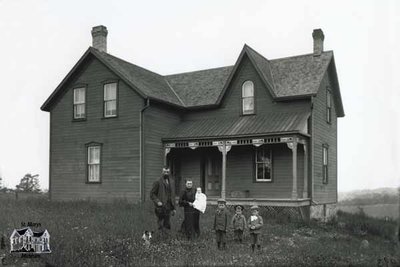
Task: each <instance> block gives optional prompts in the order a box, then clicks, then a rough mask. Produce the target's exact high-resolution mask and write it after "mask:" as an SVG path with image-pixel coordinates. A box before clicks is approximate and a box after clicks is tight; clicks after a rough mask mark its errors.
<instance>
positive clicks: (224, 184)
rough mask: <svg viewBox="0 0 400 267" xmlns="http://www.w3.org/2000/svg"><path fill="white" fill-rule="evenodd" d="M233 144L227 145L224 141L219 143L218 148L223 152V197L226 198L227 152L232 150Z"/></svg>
mask: <svg viewBox="0 0 400 267" xmlns="http://www.w3.org/2000/svg"><path fill="white" fill-rule="evenodd" d="M231 148H232V146H231V145H226V142H225V141H222V145H218V150H219V151H220V152H221V153H222V181H221V198H224V199H225V198H226V154H227V153H228V152H229V151H230V150H231Z"/></svg>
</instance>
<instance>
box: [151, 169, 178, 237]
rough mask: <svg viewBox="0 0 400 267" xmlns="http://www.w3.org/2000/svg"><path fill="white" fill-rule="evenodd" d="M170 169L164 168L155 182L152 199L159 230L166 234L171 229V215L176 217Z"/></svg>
mask: <svg viewBox="0 0 400 267" xmlns="http://www.w3.org/2000/svg"><path fill="white" fill-rule="evenodd" d="M169 174H170V172H169V168H167V167H164V168H163V170H162V175H161V177H160V179H158V180H157V181H155V182H154V184H153V187H152V189H151V191H150V198H151V200H152V201H153V202H154V205H155V214H156V216H157V224H158V229H159V230H160V231H161V232H164V230H166V229H168V230H169V229H171V223H170V215H171V213H172V216H173V215H175V192H174V184H173V181H171V179H170V177H169Z"/></svg>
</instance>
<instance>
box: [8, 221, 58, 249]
mask: <svg viewBox="0 0 400 267" xmlns="http://www.w3.org/2000/svg"><path fill="white" fill-rule="evenodd" d="M10 247H11V252H20V253H50V252H51V250H50V234H49V232H48V231H47V230H44V231H41V232H36V231H32V230H31V228H29V227H25V228H21V229H14V231H13V232H12V234H11V236H10Z"/></svg>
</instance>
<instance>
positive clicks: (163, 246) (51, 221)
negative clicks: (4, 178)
mask: <svg viewBox="0 0 400 267" xmlns="http://www.w3.org/2000/svg"><path fill="white" fill-rule="evenodd" d="M213 212H214V208H213V207H210V208H208V210H207V211H206V213H205V214H203V215H202V216H201V218H200V223H201V231H202V233H201V237H200V238H199V239H197V240H195V241H191V242H189V241H187V240H185V239H184V238H183V237H182V236H181V235H180V234H178V233H177V230H178V228H179V226H180V224H181V221H182V218H183V212H182V209H179V210H178V213H177V215H176V216H175V217H173V218H172V225H173V229H172V231H171V235H170V237H169V238H166V239H162V238H160V236H159V235H157V233H156V234H155V236H154V238H153V240H152V245H151V247H150V248H146V247H145V246H144V245H143V243H142V240H141V235H142V233H143V231H144V230H155V229H156V222H155V216H154V213H153V206H152V204H151V203H146V204H144V205H132V204H128V203H125V202H115V203H113V204H100V203H94V202H87V201H79V202H67V203H62V202H48V201H46V200H41V199H35V200H19V201H15V200H2V201H1V204H0V234H2V235H3V236H5V237H6V246H7V247H6V249H5V250H1V251H0V254H5V259H4V263H5V264H8V265H16V266H20V265H24V264H25V266H45V265H52V266H131V265H136V266H160V265H163V266H166V265H167V266H171V265H175V266H191V265H205V266H220V265H231V266H245V265H248V266H262V265H269V266H310V265H311V266H335V265H336V266H377V265H378V266H379V264H383V265H380V266H386V265H384V264H385V262H389V263H390V262H391V261H392V263H393V264H397V266H399V263H400V261H399V255H400V254H399V246H398V243H397V242H395V241H394V234H395V232H394V231H395V227H396V225H397V224H396V222H394V221H389V222H384V221H382V222H381V223H382V224H380V222H378V223H377V222H375V221H374V224H370V225H371V226H369V225H368V224H362V225H361V227H363V229H362V230H363V231H358V230H357V229H358V228H359V227H360V226H359V225H360V222H359V220H358V221H357V220H356V219H354V218H355V217H349V216H344V215H346V214H345V213H341V216H339V217H337V218H336V219H334V220H332V221H330V222H327V223H320V222H310V223H309V224H304V223H301V222H290V220H289V221H287V220H285V221H283V220H280V218H269V217H268V216H267V214H265V212H261V215H262V216H263V217H264V222H265V225H264V228H263V233H262V251H260V252H257V253H254V254H252V253H251V250H250V245H249V238H248V235H246V239H245V242H244V243H243V244H235V243H233V241H232V240H231V239H232V233H231V232H229V233H228V244H227V250H225V251H219V250H217V249H216V245H215V241H214V234H213V233H212V231H211V227H212V220H213ZM245 215H246V216H247V215H248V213H246V214H245ZM362 220H364V219H362ZM21 222H35V223H40V224H41V226H42V227H41V228H46V229H48V231H49V232H50V235H51V238H50V247H51V250H52V253H51V254H48V255H42V256H41V257H40V258H21V256H20V255H15V254H11V253H10V252H9V236H10V235H11V233H12V230H13V229H14V228H20V226H21ZM344 225H346V226H344ZM373 225H374V226H373ZM376 225H378V226H376ZM372 226H373V227H375V228H376V227H377V228H379V229H380V228H382V229H385V231H386V232H385V233H387V231H389V234H386V235H384V234H382V235H381V234H380V233H381V232H382V231H379V229H378V230H375V231H371V233H370V232H369V231H365V229H366V228H367V230H368V227H372ZM391 231H393V235H391ZM364 239H365V240H368V242H369V247H367V248H363V247H361V242H362V240H364ZM385 260H386V261H385ZM394 266H396V265H394Z"/></svg>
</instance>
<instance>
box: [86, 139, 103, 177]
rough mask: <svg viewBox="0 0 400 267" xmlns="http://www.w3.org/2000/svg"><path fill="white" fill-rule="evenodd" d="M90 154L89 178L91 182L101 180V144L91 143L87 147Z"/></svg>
mask: <svg viewBox="0 0 400 267" xmlns="http://www.w3.org/2000/svg"><path fill="white" fill-rule="evenodd" d="M87 154H88V162H87V166H88V173H87V176H88V177H87V180H88V182H89V183H96V182H97V183H98V182H100V156H101V146H100V145H89V146H88V147H87Z"/></svg>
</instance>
